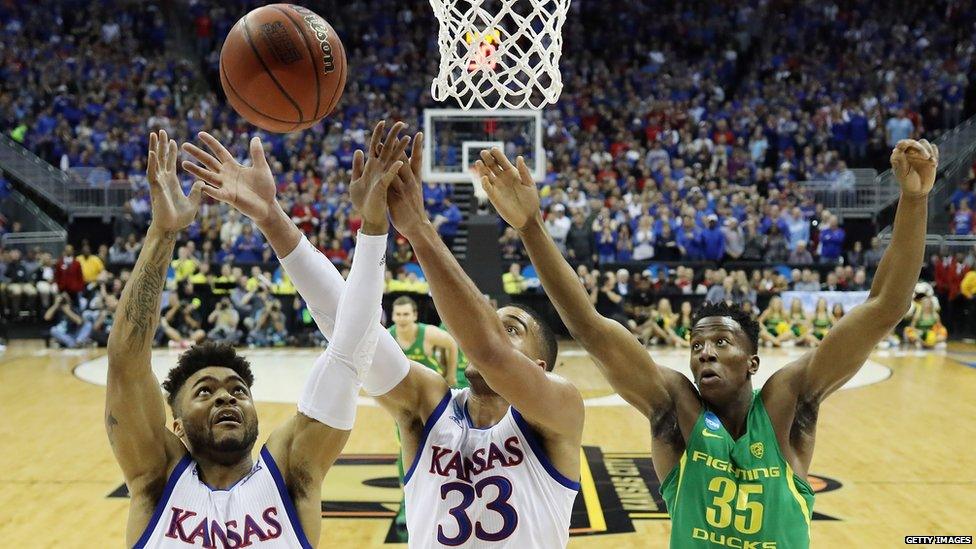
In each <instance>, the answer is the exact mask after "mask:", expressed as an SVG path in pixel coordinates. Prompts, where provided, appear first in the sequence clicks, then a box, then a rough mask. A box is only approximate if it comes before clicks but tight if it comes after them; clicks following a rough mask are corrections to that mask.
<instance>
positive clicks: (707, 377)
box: [698, 368, 721, 383]
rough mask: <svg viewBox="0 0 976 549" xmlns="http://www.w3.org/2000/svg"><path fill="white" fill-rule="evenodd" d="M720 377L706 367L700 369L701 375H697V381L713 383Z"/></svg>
mask: <svg viewBox="0 0 976 549" xmlns="http://www.w3.org/2000/svg"><path fill="white" fill-rule="evenodd" d="M719 379H721V378H720V377H719V375H718V374H717V373H715V371H714V370H712V369H709V368H706V369H704V370H702V373H701V376H699V377H698V383H713V382H716V381H718V380H719Z"/></svg>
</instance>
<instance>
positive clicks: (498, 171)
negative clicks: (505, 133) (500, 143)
mask: <svg viewBox="0 0 976 549" xmlns="http://www.w3.org/2000/svg"><path fill="white" fill-rule="evenodd" d="M515 164H516V165H515V166H513V165H512V163H511V162H509V161H508V158H505V155H504V154H503V153H502V151H500V150H499V149H492V150H491V151H487V150H484V151H481V160H479V161H477V162H475V168H476V169H477V170H478V174H479V175H481V185H482V186H483V187H484V188H485V193H486V194H487V195H488V200H490V201H491V203H492V205H493V206H495V209H496V210H498V214H499V215H501V216H502V219H504V220H505V222H506V223H508V224H509V225H511V226H512V227H513V228H515V229H516V230H519V231H521V230H522V229H524V228H525V227H526V226H527V225H528V224H529V222H530V221H532V219H534V218H535V217H536V216H538V215H539V190H538V189H536V186H535V181H533V180H532V174H531V173H530V172H529V167H528V166H527V165H526V164H525V159H523V158H522V157H521V156H520V157H518V159H517V160H516V162H515Z"/></svg>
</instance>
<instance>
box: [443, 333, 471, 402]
mask: <svg viewBox="0 0 976 549" xmlns="http://www.w3.org/2000/svg"><path fill="white" fill-rule="evenodd" d="M441 330H444V331H445V332H447V325H446V324H444V323H443V322H441ZM447 333H449V334H450V333H451V332H447ZM451 337H454V335H453V334H451ZM457 356H458V358H457V360H458V363H457V388H458V389H464V388H465V387H470V386H471V384H470V383H468V376H466V375H465V374H464V371H465V370H466V369H467V368H468V357H466V356H465V355H464V351H462V350H461V346H460V345H458V353H457Z"/></svg>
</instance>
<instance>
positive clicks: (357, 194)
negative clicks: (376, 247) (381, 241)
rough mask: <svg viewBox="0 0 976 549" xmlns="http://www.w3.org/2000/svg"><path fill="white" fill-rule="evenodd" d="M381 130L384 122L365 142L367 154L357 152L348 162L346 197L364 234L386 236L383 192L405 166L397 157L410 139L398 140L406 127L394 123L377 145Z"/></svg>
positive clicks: (385, 193)
mask: <svg viewBox="0 0 976 549" xmlns="http://www.w3.org/2000/svg"><path fill="white" fill-rule="evenodd" d="M385 127H386V121H385V120H381V121H380V122H379V123H378V124H376V127H375V128H373V135H372V136H371V137H370V140H369V150H368V152H367V153H365V154H364V153H363V151H362V150H357V151H356V152H355V153H354V155H353V158H352V183H351V184H350V185H349V197H350V198H351V199H352V205H353V207H354V208H356V210H357V211H359V213H360V214H362V216H363V230H364V231H365V232H366V234H386V233H387V232H388V231H389V229H390V224H389V221H387V215H386V214H387V192H388V190H389V188H390V184H391V183H393V181H394V180H395V179H396V178H397V172H398V171H399V170H400V168H401V167H402V166H403V165H404V164H405V162H404V161H403V160H401V159H400V157H401V156H402V155H403V152H404V151H405V150H406V148H407V144H408V143H410V137H403V138H401V137H400V132H401V131H403V128H405V127H406V124H404V123H403V122H397V123H396V124H394V125H393V127H392V128H390V131H389V133H388V134H387V136H386V140H385V141H383V143H382V144H381V143H380V139H381V136H382V134H383V130H384V128H385ZM367 154H368V158H367Z"/></svg>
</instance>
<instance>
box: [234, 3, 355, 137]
mask: <svg viewBox="0 0 976 549" xmlns="http://www.w3.org/2000/svg"><path fill="white" fill-rule="evenodd" d="M220 84H221V87H222V88H223V90H224V94H225V95H226V96H227V101H228V103H230V105H231V107H233V108H234V110H235V111H237V113H238V114H239V115H241V116H242V117H244V119H246V120H247V121H248V122H250V123H251V124H254V125H255V126H257V127H259V128H261V129H263V130H267V131H269V132H275V133H288V132H295V131H300V130H304V129H306V128H309V127H311V126H313V125H315V123H317V122H318V121H319V120H321V119H322V118H323V117H325V116H326V115H328V114H329V113H330V112H332V110H333V109H334V108H335V106H336V104H338V102H339V98H340V97H342V90H343V88H345V85H346V50H345V48H344V47H343V45H342V41H341V40H339V36H338V34H336V32H335V30H334V29H333V28H332V27H331V26H330V25H329V24H328V23H327V22H326V21H325V19H323V18H322V17H320V16H319V15H317V14H316V13H314V12H312V11H311V10H308V9H306V8H303V7H301V6H296V5H293V4H271V5H268V6H262V7H260V8H257V9H254V10H252V11H251V12H249V13H248V14H247V15H245V16H244V17H242V18H241V19H240V20H238V21H237V23H236V24H235V25H234V26H233V28H231V30H230V32H229V33H227V38H226V39H225V40H224V45H223V47H222V49H221V50H220Z"/></svg>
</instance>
